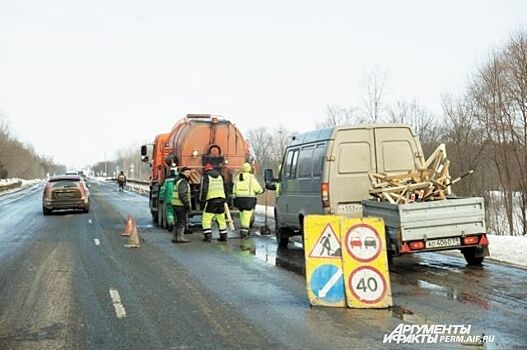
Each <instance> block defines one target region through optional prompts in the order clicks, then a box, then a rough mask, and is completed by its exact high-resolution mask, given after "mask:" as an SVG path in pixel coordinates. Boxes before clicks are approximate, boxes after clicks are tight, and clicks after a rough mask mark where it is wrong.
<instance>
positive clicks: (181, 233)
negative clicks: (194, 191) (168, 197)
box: [171, 167, 191, 243]
mask: <svg viewBox="0 0 527 350" xmlns="http://www.w3.org/2000/svg"><path fill="white" fill-rule="evenodd" d="M189 179H190V168H187V167H182V168H181V169H180V170H179V177H178V179H177V180H176V183H175V185H174V191H173V197H172V201H171V203H172V207H173V208H174V213H175V214H176V226H175V231H174V238H172V242H173V243H188V242H190V241H189V240H188V239H185V228H186V227H187V213H189V212H190V208H191V207H190V196H191V195H190V184H189Z"/></svg>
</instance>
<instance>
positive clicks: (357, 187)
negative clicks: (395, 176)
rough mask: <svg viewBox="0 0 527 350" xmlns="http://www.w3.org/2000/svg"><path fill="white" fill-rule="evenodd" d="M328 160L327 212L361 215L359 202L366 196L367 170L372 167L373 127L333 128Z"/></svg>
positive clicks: (373, 151)
mask: <svg viewBox="0 0 527 350" xmlns="http://www.w3.org/2000/svg"><path fill="white" fill-rule="evenodd" d="M329 160H330V161H329V162H328V164H329V176H328V179H329V200H330V210H331V213H338V214H345V215H349V216H352V217H358V216H361V215H362V205H361V204H360V202H361V200H363V199H366V198H368V197H369V189H370V180H369V177H368V173H369V172H370V171H371V170H372V169H375V149H374V136H373V130H372V129H367V128H362V129H341V130H337V131H336V134H335V142H334V143H333V149H332V151H331V154H330V156H329Z"/></svg>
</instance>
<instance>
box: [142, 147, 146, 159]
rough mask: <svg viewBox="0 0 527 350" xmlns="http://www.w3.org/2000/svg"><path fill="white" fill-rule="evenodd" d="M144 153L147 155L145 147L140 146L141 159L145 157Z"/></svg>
mask: <svg viewBox="0 0 527 350" xmlns="http://www.w3.org/2000/svg"><path fill="white" fill-rule="evenodd" d="M146 153H147V150H146V145H142V146H141V159H143V157H146Z"/></svg>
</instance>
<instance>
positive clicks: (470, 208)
mask: <svg viewBox="0 0 527 350" xmlns="http://www.w3.org/2000/svg"><path fill="white" fill-rule="evenodd" d="M362 205H363V212H364V216H376V217H381V218H383V219H384V221H385V224H386V226H387V227H388V228H390V229H391V230H390V231H392V232H394V231H395V232H399V233H400V239H401V241H413V240H422V239H424V240H426V239H434V238H442V237H454V236H464V235H471V234H480V233H485V232H486V225H485V207H484V201H483V198H481V197H468V198H449V199H446V200H440V201H434V202H415V203H408V204H391V203H387V202H377V201H374V200H365V201H363V202H362Z"/></svg>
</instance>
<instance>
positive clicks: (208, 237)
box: [203, 233, 212, 242]
mask: <svg viewBox="0 0 527 350" xmlns="http://www.w3.org/2000/svg"><path fill="white" fill-rule="evenodd" d="M210 241H212V233H205V234H203V242H210Z"/></svg>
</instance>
